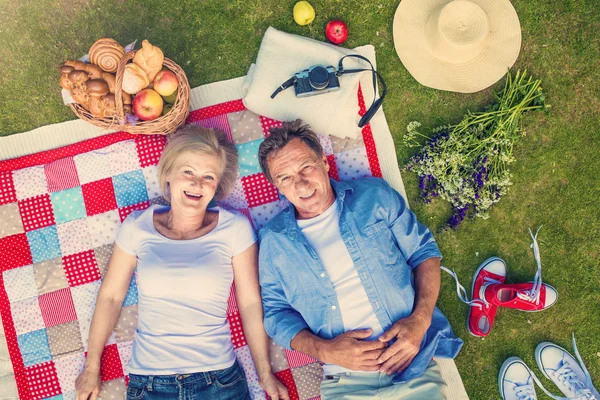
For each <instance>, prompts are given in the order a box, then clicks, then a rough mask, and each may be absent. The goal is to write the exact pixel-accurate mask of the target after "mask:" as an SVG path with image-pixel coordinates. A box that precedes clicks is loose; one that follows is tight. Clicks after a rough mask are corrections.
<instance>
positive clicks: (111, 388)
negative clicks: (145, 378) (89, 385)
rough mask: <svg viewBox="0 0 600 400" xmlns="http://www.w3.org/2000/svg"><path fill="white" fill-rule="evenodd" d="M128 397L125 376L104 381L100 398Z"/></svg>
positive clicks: (100, 399) (101, 399)
mask: <svg viewBox="0 0 600 400" xmlns="http://www.w3.org/2000/svg"><path fill="white" fill-rule="evenodd" d="M126 397H127V385H126V384H125V378H117V379H113V380H111V381H108V382H104V383H103V384H102V386H100V393H99V394H98V399H99V400H103V399H125V398H126Z"/></svg>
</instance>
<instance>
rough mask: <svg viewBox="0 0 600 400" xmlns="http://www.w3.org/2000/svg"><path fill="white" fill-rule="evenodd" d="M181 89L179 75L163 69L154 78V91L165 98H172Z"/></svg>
mask: <svg viewBox="0 0 600 400" xmlns="http://www.w3.org/2000/svg"><path fill="white" fill-rule="evenodd" d="M177 87H179V82H178V81H177V75H175V74H174V73H173V72H171V71H169V70H168V69H163V70H162V71H160V72H159V73H158V74H156V76H155V77H154V90H156V91H157V92H158V94H160V95H161V96H163V97H168V96H171V95H172V94H173V93H175V91H176V90H177Z"/></svg>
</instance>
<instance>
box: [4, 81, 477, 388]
mask: <svg viewBox="0 0 600 400" xmlns="http://www.w3.org/2000/svg"><path fill="white" fill-rule="evenodd" d="M243 82H244V78H238V79H234V80H230V81H224V82H218V83H215V84H210V85H205V86H203V87H200V88H195V89H193V90H192V98H191V107H192V110H193V111H192V112H191V113H190V116H189V119H188V121H187V122H188V123H193V124H198V125H201V126H204V127H212V128H217V129H220V130H222V131H224V132H225V133H226V134H227V135H228V137H229V139H230V140H232V141H233V142H234V143H235V145H236V147H237V149H238V151H239V155H240V156H239V172H240V176H239V179H238V180H237V183H236V186H235V189H234V190H233V192H232V194H231V195H230V196H229V197H228V198H227V199H225V200H224V201H223V202H221V204H220V205H221V206H222V207H226V208H235V209H238V210H240V211H241V212H242V213H244V214H245V215H246V216H247V217H248V218H249V219H250V221H251V222H252V224H253V226H254V228H255V229H257V230H258V229H260V228H261V227H262V226H264V224H265V223H266V222H267V221H268V220H269V219H270V218H271V217H273V216H274V215H275V214H277V213H278V212H279V211H280V210H281V209H283V208H284V207H286V206H287V204H288V203H287V201H286V200H285V199H283V198H282V197H281V196H280V195H279V193H278V191H277V189H276V188H275V187H274V186H272V185H271V184H270V183H269V182H268V181H267V180H266V179H265V177H264V175H263V174H262V173H261V171H260V167H259V164H258V160H257V150H258V146H259V145H260V143H261V142H262V140H264V137H265V136H266V135H268V130H269V128H271V127H272V126H277V125H279V124H280V122H279V121H275V120H272V119H269V118H265V117H263V116H260V115H257V114H254V113H253V112H251V111H249V110H247V109H246V108H245V107H244V105H243V103H242V101H241V99H242V98H243V90H242V87H243ZM357 102H358V104H359V108H360V110H361V112H362V113H364V112H365V104H364V100H363V98H362V93H361V91H360V88H359V91H358V95H357ZM84 138H85V139H86V140H83V139H84ZM320 140H321V143H322V144H323V148H324V150H325V152H326V155H327V159H328V161H329V164H330V166H331V170H330V174H331V177H332V178H333V179H342V180H347V179H357V178H361V177H364V176H371V175H372V176H379V177H384V178H385V179H386V180H388V182H390V184H391V185H392V186H393V187H394V188H395V189H396V190H398V191H399V192H400V193H402V194H404V188H403V185H402V180H401V177H400V173H399V170H398V167H397V163H396V155H395V151H394V145H393V141H392V138H391V135H390V133H389V130H388V128H387V123H386V121H385V117H384V115H383V112H382V111H381V110H380V111H379V112H378V113H377V115H376V116H375V118H374V119H373V120H372V121H371V123H370V124H369V125H367V126H365V127H364V129H363V130H362V135H361V136H360V137H358V138H357V139H355V140H350V139H337V138H334V137H320ZM165 142H166V138H165V137H163V136H144V135H137V136H136V135H130V134H127V133H124V132H114V133H110V134H105V132H102V131H100V130H99V129H97V128H94V127H92V126H91V125H89V124H87V123H85V122H83V121H71V122H67V123H63V124H57V125H51V126H48V127H44V128H40V129H37V130H35V131H32V132H28V133H25V134H20V135H14V136H10V137H6V138H0V159H5V160H4V161H0V216H1V217H0V254H1V255H2V256H1V257H0V315H1V317H2V325H3V329H4V332H5V335H6V347H4V343H3V341H2V340H1V339H2V338H1V337H0V342H2V343H0V376H4V378H2V380H1V381H0V392H2V393H1V395H2V396H0V398H13V397H12V396H11V393H10V391H11V388H14V387H16V389H17V391H18V397H19V398H20V399H22V400H37V399H48V398H52V399H56V400H58V399H73V398H74V395H75V386H74V382H75V378H76V377H77V375H78V374H79V372H80V371H81V370H82V367H83V365H84V360H85V352H86V350H87V341H88V334H89V326H90V322H91V317H92V313H93V310H94V305H95V299H96V294H97V292H98V289H99V287H100V283H101V280H102V276H103V274H104V273H105V271H106V267H107V265H108V261H109V258H110V255H111V252H112V247H113V242H114V239H115V236H116V232H117V230H118V229H119V225H120V223H121V222H122V221H123V220H124V218H125V217H126V216H127V215H128V214H129V213H130V212H131V211H132V210H137V209H144V208H146V207H149V206H150V204H154V203H161V202H163V200H162V199H161V196H160V190H159V187H158V181H157V173H156V165H157V163H158V160H159V158H160V154H161V151H162V149H163V148H164V145H165ZM69 143H71V144H69ZM60 146H62V147H60ZM57 147H58V148H57ZM47 149H51V150H47ZM15 157H16V158H15ZM7 158H10V159H7ZM232 290H234V289H233V288H232ZM228 320H229V324H230V327H231V333H232V342H233V345H234V348H235V353H236V355H237V358H238V360H239V362H240V363H241V365H242V366H243V368H244V370H245V372H246V376H247V380H248V386H249V388H250V391H251V395H252V398H254V399H264V398H265V394H264V391H263V390H262V389H261V387H260V386H259V384H258V379H257V376H256V371H255V369H254V365H253V363H252V360H251V356H250V352H249V348H248V346H247V342H246V338H245V336H244V332H243V329H242V325H241V319H240V315H239V311H238V309H237V305H236V303H235V297H233V296H232V297H231V298H230V301H229V307H228ZM136 323H137V288H136V282H135V279H132V281H131V284H130V287H129V291H128V293H127V297H126V299H125V302H124V303H123V309H122V312H121V315H120V317H119V321H118V323H117V326H116V328H115V330H114V332H113V334H112V335H111V336H110V338H109V340H108V342H107V344H106V347H105V349H104V353H103V356H102V371H101V372H102V373H101V375H102V381H103V385H102V391H101V394H100V398H102V399H121V398H124V397H125V391H126V385H127V382H128V378H127V363H128V360H129V358H130V355H131V346H132V342H133V339H134V335H135V328H136ZM0 331H1V330H0ZM2 348H5V349H6V348H7V349H8V353H9V354H10V363H9V364H8V363H7V362H6V361H4V362H3V359H2V351H1V350H2ZM271 360H272V368H273V371H274V372H275V374H276V376H277V377H278V378H279V379H280V380H281V381H282V382H284V383H285V384H286V386H287V387H288V389H289V391H290V394H291V397H292V399H302V400H308V399H318V398H319V384H320V380H321V377H322V370H321V366H320V364H319V363H318V362H316V360H314V359H312V358H311V357H308V356H307V355H304V354H302V353H299V352H295V351H288V350H286V349H283V348H281V347H279V346H277V345H275V344H273V345H272V346H271ZM438 361H439V362H440V364H441V366H442V371H443V375H444V377H445V379H446V380H447V381H448V382H449V384H450V393H449V398H451V399H465V398H468V397H467V396H466V393H465V392H464V387H463V386H462V381H461V380H460V376H459V375H458V372H457V371H456V367H455V365H454V362H453V361H452V360H438ZM13 373H14V375H12V374H13ZM13 377H14V378H13ZM13 379H14V380H13ZM12 382H14V384H13V383H12ZM7 396H8V397H7Z"/></svg>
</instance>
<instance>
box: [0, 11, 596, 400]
mask: <svg viewBox="0 0 600 400" xmlns="http://www.w3.org/2000/svg"><path fill="white" fill-rule="evenodd" d="M293 4H294V2H293V1H280V0H279V1H277V0H255V1H240V0H202V1H198V0H195V1H176V0H161V1H143V2H142V1H93V0H91V1H85V0H79V1H71V2H66V1H64V2H58V1H46V0H44V1H42V0H37V1H28V0H22V1H9V0H0V60H1V62H0V110H1V111H0V135H11V134H14V133H17V132H22V131H27V130H30V129H33V128H36V127H39V126H42V125H47V124H51V123H56V122H62V121H67V120H70V119H74V115H73V114H72V113H71V111H70V110H69V109H68V108H67V107H65V106H63V104H62V101H61V97H60V90H59V85H58V70H57V66H58V65H59V64H60V63H61V62H62V61H63V60H65V59H73V58H78V57H79V56H81V55H83V54H85V53H87V50H88V48H89V46H90V45H91V44H92V43H93V42H94V41H95V40H96V39H98V38H100V37H113V38H115V39H117V40H118V41H120V42H121V43H129V42H131V41H132V40H133V39H140V40H141V39H148V40H150V42H152V43H153V44H155V45H158V46H160V47H161V48H162V49H163V50H164V52H165V54H166V55H167V56H168V57H169V58H172V59H173V60H175V61H176V62H177V63H178V64H180V65H181V66H182V67H183V69H184V70H185V72H186V73H187V76H188V78H189V81H190V84H191V86H192V87H195V86H198V85H202V84H205V83H209V82H214V81H219V80H223V79H228V78H234V77H238V76H241V75H244V74H245V73H246V71H247V68H248V66H249V65H250V63H251V62H253V61H254V59H255V57H256V54H257V51H258V48H259V45H260V41H261V38H262V35H263V33H264V32H265V30H266V29H267V27H269V26H274V27H275V28H278V29H281V30H284V31H286V32H291V33H296V34H300V35H304V36H308V37H312V38H315V39H318V40H324V39H325V37H324V26H325V24H326V23H327V21H329V20H330V19H333V18H341V19H343V20H345V21H347V23H348V25H349V28H350V38H349V40H348V42H347V43H346V46H347V47H354V46H358V45H363V44H368V43H371V44H373V45H374V46H375V47H376V49H377V60H378V69H379V71H380V72H381V74H382V75H383V76H384V78H385V80H386V82H387V84H388V88H389V94H388V97H387V98H386V101H385V103H384V109H385V114H386V116H387V120H388V123H389V125H390V129H391V131H392V134H393V136H394V140H395V143H396V152H397V156H398V163H399V165H400V166H403V165H404V164H406V162H407V160H408V158H409V157H410V156H411V155H412V154H414V149H412V150H411V149H406V148H404V147H403V145H402V144H401V143H402V140H401V139H402V135H403V133H404V132H405V128H406V125H407V123H408V122H410V121H412V120H415V119H416V120H419V121H421V122H422V123H423V127H424V128H425V127H434V126H437V125H440V124H444V123H455V122H458V121H460V119H461V118H462V115H463V113H464V112H465V111H466V110H467V109H471V110H474V111H475V110H479V109H481V108H482V107H483V106H485V105H486V104H488V102H489V101H490V99H491V91H490V90H485V91H482V92H479V93H475V94H455V93H448V92H443V91H437V90H433V89H429V88H426V87H423V86H421V85H420V84H418V83H417V82H416V81H415V80H414V79H413V78H412V77H411V76H410V74H409V73H408V72H407V71H406V69H405V68H404V67H403V65H402V63H401V62H400V60H399V58H398V57H397V55H396V52H395V50H394V45H393V41H392V36H393V35H392V21H393V16H394V12H395V10H396V7H397V5H398V2H397V1H389V0H380V1H355V0H346V1H341V0H329V1H326V0H314V1H313V2H312V4H313V6H314V7H315V9H316V13H317V16H316V19H315V21H314V22H313V23H312V26H310V27H300V26H298V25H296V24H295V23H294V22H293V19H292V7H293ZM513 4H514V6H515V8H516V10H517V13H518V14H519V17H520V21H521V27H522V33H523V45H522V49H521V54H520V56H519V59H518V60H517V64H516V66H515V68H527V70H528V71H529V72H530V73H531V74H533V75H534V76H535V77H537V78H540V79H542V81H543V87H544V90H545V92H546V101H547V103H549V104H551V105H552V109H551V112H550V114H549V115H545V114H544V113H536V114H531V115H528V116H526V117H525V118H524V122H525V125H524V129H525V131H526V133H527V136H526V137H524V138H523V139H522V140H521V141H520V142H519V143H518V144H517V146H516V151H515V156H516V158H517V162H516V163H515V164H513V173H514V178H513V182H514V185H513V186H512V188H511V191H510V192H509V194H508V195H507V196H505V197H504V198H503V199H502V200H501V201H500V203H499V204H498V205H496V206H494V207H493V208H492V211H491V217H490V218H489V219H488V220H481V219H478V220H476V221H474V222H466V223H464V224H463V225H462V226H461V227H460V228H459V229H458V230H457V231H452V230H450V231H449V230H444V229H443V225H444V222H445V221H446V219H447V218H448V217H449V215H450V213H449V208H448V206H447V204H445V203H442V202H433V203H430V204H427V205H424V204H420V203H419V202H418V184H417V179H416V177H415V176H414V175H413V174H411V173H409V172H403V177H404V181H405V185H406V190H407V192H408V195H409V200H410V202H411V205H412V207H413V209H414V210H415V212H416V213H417V215H418V216H419V218H420V220H421V221H422V222H424V223H426V224H427V225H429V226H430V227H431V228H432V229H433V230H434V232H435V233H436V237H437V239H438V242H439V244H440V247H441V249H442V252H443V254H444V260H443V264H444V265H446V266H448V267H453V268H455V269H456V271H457V272H458V274H459V276H460V277H461V279H462V283H463V284H464V285H465V287H467V288H470V283H471V277H472V274H473V272H474V271H475V269H476V268H477V266H478V265H479V263H481V262H482V261H483V260H485V259H486V258H487V257H490V256H492V255H496V256H500V257H502V258H503V259H504V260H506V263H507V265H508V270H509V275H508V281H509V282H521V281H527V280H531V279H533V275H534V273H535V262H534V259H533V254H532V251H531V249H530V248H529V244H530V239H529V235H528V233H527V228H528V227H531V228H536V227H537V226H539V225H542V224H543V225H544V227H543V228H542V230H541V232H540V236H539V243H540V249H541V259H542V265H543V277H544V281H546V282H548V283H549V284H551V285H553V286H554V287H555V288H557V289H558V291H559V300H558V303H557V304H556V305H555V306H554V307H553V308H551V309H550V310H548V311H545V312H543V313H538V314H529V313H520V312H515V311H512V310H506V309H502V310H500V311H499V313H498V316H497V319H496V324H495V326H494V330H493V332H492V333H491V334H490V335H489V337H487V338H485V339H477V338H474V337H471V336H470V335H469V334H468V332H467V330H466V328H465V320H466V314H467V307H466V306H465V305H463V304H462V303H460V302H459V301H458V300H457V298H456V295H455V294H454V285H453V281H451V279H450V278H449V277H448V276H443V277H442V290H441V293H440V301H439V307H440V308H441V309H442V311H443V312H444V313H445V314H446V315H447V316H448V318H449V319H450V322H451V323H452V326H453V327H454V330H455V332H456V334H457V335H458V336H460V337H461V338H463V339H464V341H465V345H464V347H463V350H462V352H461V353H460V355H459V356H458V358H457V359H456V363H457V365H458V368H459V370H460V372H461V375H462V377H463V381H464V384H465V386H466V388H467V392H468V393H469V395H470V397H471V398H472V399H477V400H479V399H481V400H488V399H496V398H499V394H498V389H497V374H498V369H499V367H500V365H501V364H502V362H503V361H504V360H505V359H506V358H507V357H509V356H512V355H516V356H519V357H521V358H523V359H524V360H525V361H526V362H527V363H528V364H529V366H530V367H532V368H533V369H534V371H537V367H535V360H534V349H535V346H536V345H537V344H538V343H539V342H541V341H545V340H549V341H553V342H555V343H557V344H559V345H561V346H563V347H566V348H567V349H571V344H570V338H571V333H572V332H574V333H575V335H576V337H577V340H578V346H579V350H580V352H581V355H582V357H583V359H584V360H585V361H586V363H587V366H588V368H589V370H590V372H591V374H592V378H593V379H594V380H595V382H596V384H597V386H600V317H599V316H600V291H599V287H600V268H598V267H599V265H600V205H599V204H600V202H599V201H598V198H599V195H600V190H599V188H600V178H599V177H598V172H599V171H600V162H599V161H598V154H599V149H600V133H599V132H600V129H599V128H598V123H599V121H600V89H599V87H600V72H599V69H600V56H599V54H600V40H599V38H600V34H599V32H600V22H599V20H600V12H599V11H598V6H599V4H598V1H597V0H513ZM499 85H501V83H500V84H498V85H497V86H495V87H496V88H497V87H499ZM539 376H540V377H541V373H540V374H539ZM544 382H545V383H546V384H547V387H548V388H549V389H550V390H551V391H553V392H555V394H559V393H558V392H557V389H556V388H554V387H553V386H552V385H551V383H550V382H549V381H547V380H544ZM540 393H541V391H539V390H538V396H539V398H545V395H542V394H540Z"/></svg>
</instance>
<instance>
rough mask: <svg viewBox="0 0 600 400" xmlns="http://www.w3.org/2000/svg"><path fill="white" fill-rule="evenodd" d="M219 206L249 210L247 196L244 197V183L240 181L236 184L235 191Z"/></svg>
mask: <svg viewBox="0 0 600 400" xmlns="http://www.w3.org/2000/svg"><path fill="white" fill-rule="evenodd" d="M219 205H220V206H223V207H228V208H231V209H234V210H239V209H241V208H248V202H247V201H246V196H245V195H244V187H243V186H242V181H241V180H240V179H238V180H237V181H236V182H235V185H234V186H233V190H232V191H231V193H230V194H229V196H227V198H226V199H225V200H221V201H220V202H219Z"/></svg>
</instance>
